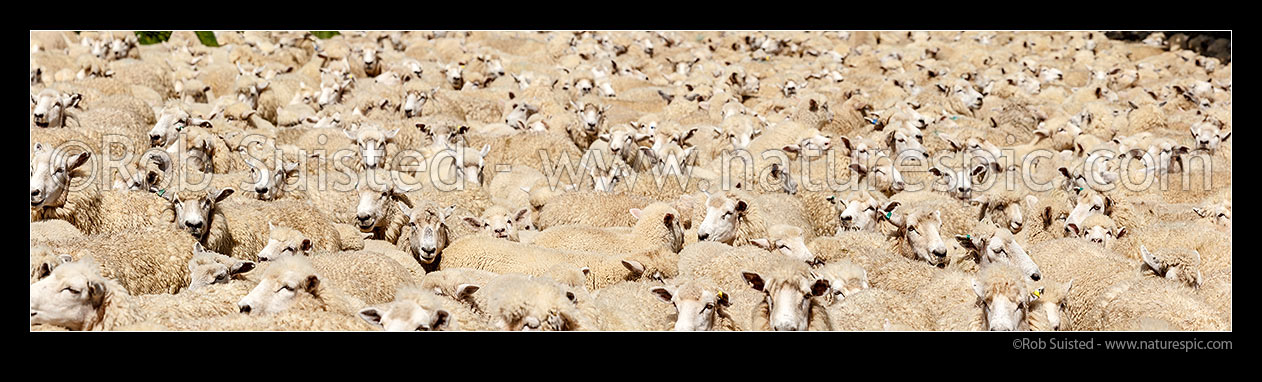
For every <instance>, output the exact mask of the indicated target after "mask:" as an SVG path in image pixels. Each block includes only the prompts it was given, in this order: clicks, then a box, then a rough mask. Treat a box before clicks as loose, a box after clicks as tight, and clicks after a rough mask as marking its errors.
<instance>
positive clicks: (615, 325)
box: [590, 281, 699, 331]
mask: <svg viewBox="0 0 1262 382" xmlns="http://www.w3.org/2000/svg"><path fill="white" fill-rule="evenodd" d="M662 292H666V289H665V287H664V286H663V285H662V283H660V282H652V281H624V282H620V283H617V284H614V285H610V286H608V287H605V288H602V289H601V290H599V291H597V292H596V294H595V298H594V299H593V300H592V301H591V302H590V304H591V306H592V308H593V309H594V310H595V311H597V312H599V315H598V316H597V317H596V322H597V325H598V326H599V327H600V329H601V330H609V331H662V330H667V329H668V328H670V327H671V321H672V320H671V319H670V317H669V316H670V314H671V312H670V311H671V307H669V306H667V305H666V304H663V303H662V301H661V300H666V302H671V301H670V298H671V297H672V296H671V295H670V293H669V292H666V293H665V295H666V296H665V297H663V296H662V295H661V293H662ZM698 297H699V296H698ZM694 298H696V297H694ZM686 319H687V318H685V320H686Z"/></svg>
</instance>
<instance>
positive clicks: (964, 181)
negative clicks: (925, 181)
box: [929, 165, 988, 201]
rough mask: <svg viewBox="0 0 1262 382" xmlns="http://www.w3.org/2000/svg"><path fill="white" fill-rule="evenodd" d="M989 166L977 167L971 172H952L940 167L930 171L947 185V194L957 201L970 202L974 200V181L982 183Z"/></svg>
mask: <svg viewBox="0 0 1262 382" xmlns="http://www.w3.org/2000/svg"><path fill="white" fill-rule="evenodd" d="M987 168H988V166H985V165H977V166H976V167H973V168H972V170H971V171H969V170H959V171H956V170H952V169H945V168H939V167H933V168H930V169H929V172H930V173H932V174H933V175H934V176H938V177H940V178H941V179H942V181H943V183H945V184H946V192H947V193H948V194H950V195H951V196H954V197H955V198H956V199H960V200H964V201H968V200H971V199H972V198H973V181H974V179H976V180H978V181H981V179H983V178H984V177H985V176H986V170H987Z"/></svg>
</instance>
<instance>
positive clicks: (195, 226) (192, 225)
mask: <svg viewBox="0 0 1262 382" xmlns="http://www.w3.org/2000/svg"><path fill="white" fill-rule="evenodd" d="M184 226H186V227H188V228H192V229H201V228H202V222H184Z"/></svg>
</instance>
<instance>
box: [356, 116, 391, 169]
mask: <svg viewBox="0 0 1262 382" xmlns="http://www.w3.org/2000/svg"><path fill="white" fill-rule="evenodd" d="M343 132H344V134H346V137H347V138H350V139H352V140H354V141H355V144H356V145H357V146H359V155H360V157H361V158H363V159H364V167H365V168H377V169H380V168H385V167H386V143H387V142H390V141H393V140H394V137H395V136H396V135H398V134H399V129H394V130H383V129H381V127H379V126H375V125H373V126H365V127H361V128H359V129H358V130H357V131H354V132H352V131H349V130H343Z"/></svg>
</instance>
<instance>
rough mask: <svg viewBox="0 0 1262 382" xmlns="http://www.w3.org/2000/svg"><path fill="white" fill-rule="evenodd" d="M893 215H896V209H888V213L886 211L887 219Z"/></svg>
mask: <svg viewBox="0 0 1262 382" xmlns="http://www.w3.org/2000/svg"><path fill="white" fill-rule="evenodd" d="M892 216H894V211H888V212H886V213H885V218H886V219H889V218H890V217H892Z"/></svg>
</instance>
